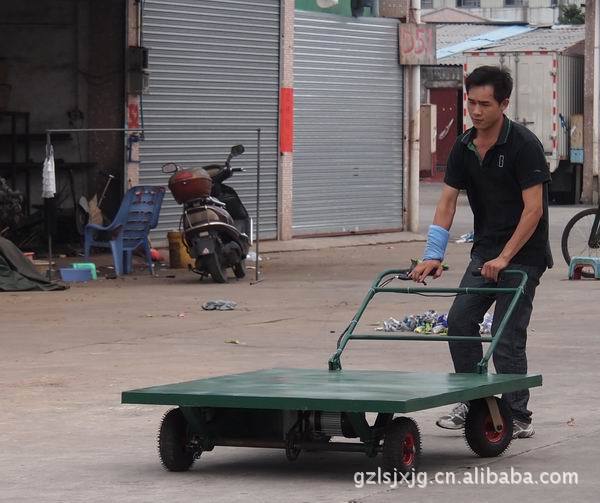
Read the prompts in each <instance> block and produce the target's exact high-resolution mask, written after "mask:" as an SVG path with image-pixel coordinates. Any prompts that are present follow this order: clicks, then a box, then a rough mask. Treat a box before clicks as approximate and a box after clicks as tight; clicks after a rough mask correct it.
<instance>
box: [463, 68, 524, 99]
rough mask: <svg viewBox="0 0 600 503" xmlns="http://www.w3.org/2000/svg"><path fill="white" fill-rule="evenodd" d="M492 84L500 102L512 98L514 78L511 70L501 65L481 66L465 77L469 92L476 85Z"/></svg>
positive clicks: (495, 95)
mask: <svg viewBox="0 0 600 503" xmlns="http://www.w3.org/2000/svg"><path fill="white" fill-rule="evenodd" d="M487 85H490V86H492V87H493V88H494V98H495V100H496V101H497V102H498V103H502V102H503V101H504V100H506V99H508V98H510V93H512V89H513V79H512V77H511V76H510V72H509V71H508V70H505V69H504V68H500V67H499V66H480V67H478V68H475V70H473V71H472V72H471V73H470V74H469V75H468V77H467V78H466V79H465V88H466V89H467V92H469V89H471V88H472V87H475V86H487Z"/></svg>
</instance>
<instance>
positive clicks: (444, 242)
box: [423, 225, 450, 261]
mask: <svg viewBox="0 0 600 503" xmlns="http://www.w3.org/2000/svg"><path fill="white" fill-rule="evenodd" d="M449 237H450V233H449V232H448V231H447V230H446V229H444V228H443V227H440V226H439V225H430V226H429V232H428V233H427V244H426V245H425V252H424V253H423V260H440V261H441V260H443V259H444V255H445V253H446V246H448V238H449Z"/></svg>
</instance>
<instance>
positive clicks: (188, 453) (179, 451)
mask: <svg viewBox="0 0 600 503" xmlns="http://www.w3.org/2000/svg"><path fill="white" fill-rule="evenodd" d="M189 440H190V432H189V427H188V422H187V421H186V419H185V417H184V415H183V413H182V412H181V409H171V410H170V411H168V412H167V413H166V414H165V415H164V417H163V420H162V422H161V424H160V430H159V432H158V455H159V457H160V462H161V463H162V465H163V466H164V467H165V468H166V469H167V470H169V471H171V472H185V471H187V470H189V469H190V467H191V466H192V464H194V460H195V459H196V458H197V457H199V456H200V453H199V452H194V451H193V450H192V449H190V448H189Z"/></svg>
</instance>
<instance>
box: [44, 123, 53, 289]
mask: <svg viewBox="0 0 600 503" xmlns="http://www.w3.org/2000/svg"><path fill="white" fill-rule="evenodd" d="M51 148H52V139H51V137H50V131H46V159H47V158H48V155H50V149H51ZM44 211H45V213H46V230H47V232H48V271H47V272H46V275H47V276H48V281H52V226H51V224H50V202H49V201H48V200H47V199H44Z"/></svg>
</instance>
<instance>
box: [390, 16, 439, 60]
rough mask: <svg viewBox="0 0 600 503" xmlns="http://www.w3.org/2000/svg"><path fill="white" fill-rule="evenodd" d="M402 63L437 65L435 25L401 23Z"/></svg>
mask: <svg viewBox="0 0 600 503" xmlns="http://www.w3.org/2000/svg"><path fill="white" fill-rule="evenodd" d="M399 26H400V37H399V38H400V64H401V65H435V64H436V57H435V26H432V25H428V24H414V23H400V25H399Z"/></svg>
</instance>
